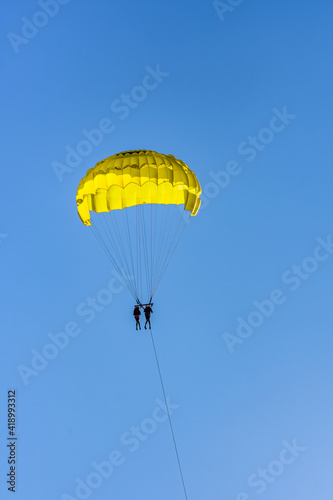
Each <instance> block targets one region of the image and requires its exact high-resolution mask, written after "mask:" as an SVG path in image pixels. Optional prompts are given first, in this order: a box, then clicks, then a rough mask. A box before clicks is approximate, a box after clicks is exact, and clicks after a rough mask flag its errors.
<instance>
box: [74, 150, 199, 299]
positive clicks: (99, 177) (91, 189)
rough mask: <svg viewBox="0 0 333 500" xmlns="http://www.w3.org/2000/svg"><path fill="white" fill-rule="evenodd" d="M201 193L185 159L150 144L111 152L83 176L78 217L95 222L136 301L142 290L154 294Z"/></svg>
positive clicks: (102, 242)
mask: <svg viewBox="0 0 333 500" xmlns="http://www.w3.org/2000/svg"><path fill="white" fill-rule="evenodd" d="M200 194H201V187H200V184H199V182H198V180H197V178H196V176H195V174H194V172H192V171H191V170H190V169H189V167H188V166H187V165H186V164H185V163H183V162H182V161H181V160H177V159H176V158H175V157H174V156H172V155H164V154H160V153H156V152H155V151H148V150H138V151H125V152H122V153H118V154H115V155H113V156H110V157H108V158H106V159H104V160H102V161H100V162H98V163H97V164H96V166H95V167H94V168H91V169H89V170H88V171H87V173H86V175H85V177H83V179H82V180H81V181H80V184H79V187H78V190H77V193H76V203H77V207H78V214H79V216H80V219H81V220H82V222H83V223H84V224H85V225H86V226H92V228H93V232H94V234H95V236H96V237H97V239H98V241H99V242H100V244H101V245H102V247H103V248H104V250H105V251H106V253H107V254H108V256H109V258H110V259H111V261H112V262H113V264H114V265H115V267H116V269H117V270H118V272H119V274H120V275H121V277H122V278H123V281H124V283H125V284H126V285H127V287H128V288H129V290H130V291H131V293H132V294H133V296H134V298H135V299H136V300H137V302H141V301H142V294H143V293H147V295H148V297H147V298H149V300H151V299H152V297H153V294H154V292H155V290H156V288H157V286H158V284H159V282H160V280H161V278H162V276H163V274H164V272H165V269H166V267H167V265H168V263H169V261H170V258H171V256H172V254H173V252H174V250H175V247H176V246H177V244H178V241H179V239H180V237H181V235H182V233H183V231H184V229H185V226H186V225H187V222H188V219H189V217H190V216H191V215H196V213H197V212H198V210H199V207H200V198H199V196H200Z"/></svg>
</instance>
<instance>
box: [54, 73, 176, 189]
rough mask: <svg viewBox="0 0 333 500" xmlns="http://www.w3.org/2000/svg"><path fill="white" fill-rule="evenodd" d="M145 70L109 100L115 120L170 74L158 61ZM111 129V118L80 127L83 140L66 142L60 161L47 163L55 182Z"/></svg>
mask: <svg viewBox="0 0 333 500" xmlns="http://www.w3.org/2000/svg"><path fill="white" fill-rule="evenodd" d="M145 70H146V74H145V75H144V77H143V78H142V81H141V84H140V85H135V86H134V87H133V88H132V90H131V91H130V92H129V93H128V94H121V95H120V96H119V97H118V98H117V99H114V100H113V101H112V102H111V104H110V109H111V111H112V113H114V114H115V115H116V116H117V118H118V119H119V120H125V119H126V118H127V117H128V116H129V115H130V113H131V112H132V110H134V109H136V108H137V107H138V106H139V105H140V103H142V102H143V101H145V100H146V99H147V97H148V95H149V93H150V92H152V91H153V90H155V89H156V88H157V87H158V86H159V85H160V84H161V83H162V82H163V80H164V79H165V78H166V77H167V76H169V75H170V73H167V72H165V71H162V70H161V67H160V64H157V65H156V67H155V69H153V68H152V67H151V66H146V68H145ZM115 129H116V125H115V122H114V118H112V119H110V118H102V119H101V120H100V121H99V123H98V124H97V125H96V127H95V128H92V129H90V130H87V129H83V130H81V134H82V136H83V139H81V140H80V141H79V142H78V143H77V144H76V145H75V146H74V147H73V146H70V145H67V146H66V147H65V151H66V156H65V159H64V161H63V162H62V163H61V162H58V161H53V162H52V163H51V167H52V169H53V171H54V173H55V175H56V177H57V179H58V181H59V182H63V180H64V175H66V174H69V173H71V172H73V170H74V169H75V168H76V167H78V166H79V165H80V164H81V163H82V160H83V159H84V158H86V157H87V156H89V155H90V154H91V152H92V151H93V149H94V148H96V147H98V146H99V145H100V144H101V143H102V141H103V139H104V137H105V135H110V134H111V133H112V132H114V131H115Z"/></svg>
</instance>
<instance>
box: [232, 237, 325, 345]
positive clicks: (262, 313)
mask: <svg viewBox="0 0 333 500" xmlns="http://www.w3.org/2000/svg"><path fill="white" fill-rule="evenodd" d="M316 241H317V243H318V245H317V246H316V247H315V249H314V250H313V252H312V255H311V256H308V257H305V258H304V259H303V260H302V262H301V263H300V264H297V265H296V264H293V265H292V266H291V267H290V268H289V269H287V270H286V271H284V272H283V273H282V275H281V281H282V283H283V284H284V285H287V286H288V288H287V289H286V291H283V290H282V289H281V288H274V289H273V290H272V291H271V293H270V294H269V297H268V298H265V299H263V300H254V301H253V302H252V304H253V306H254V308H253V309H252V310H251V311H250V312H249V313H248V314H247V315H245V317H242V316H238V317H237V318H236V322H237V325H236V328H235V331H234V333H229V332H225V333H223V339H224V342H225V344H226V346H227V348H228V351H229V352H230V353H231V354H233V353H234V351H235V346H236V345H241V344H244V342H245V341H246V340H247V339H248V338H250V337H251V335H252V334H253V332H254V331H255V330H256V329H257V328H259V327H260V326H262V325H263V324H264V322H265V321H266V320H267V319H268V318H270V317H271V316H272V314H273V313H274V312H275V310H276V308H277V307H278V306H281V305H282V304H284V303H285V302H286V300H287V292H288V291H292V292H295V291H296V290H298V289H299V288H300V286H301V285H302V284H303V283H304V282H305V281H307V280H308V279H309V278H310V276H311V274H313V273H314V272H315V271H317V269H318V267H319V266H320V264H321V263H322V262H325V261H326V260H327V259H328V258H329V257H330V256H331V255H332V254H333V240H332V236H331V235H328V236H327V237H326V238H325V239H324V238H321V237H318V238H317V239H316Z"/></svg>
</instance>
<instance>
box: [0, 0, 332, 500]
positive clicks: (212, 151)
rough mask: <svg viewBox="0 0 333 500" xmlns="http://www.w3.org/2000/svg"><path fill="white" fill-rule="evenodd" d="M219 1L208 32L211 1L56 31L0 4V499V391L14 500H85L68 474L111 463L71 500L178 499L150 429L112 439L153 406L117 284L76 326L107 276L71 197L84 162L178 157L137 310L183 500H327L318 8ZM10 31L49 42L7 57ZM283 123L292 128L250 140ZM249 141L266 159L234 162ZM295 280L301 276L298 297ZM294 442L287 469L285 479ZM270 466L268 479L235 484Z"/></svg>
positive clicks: (327, 304) (325, 21)
mask: <svg viewBox="0 0 333 500" xmlns="http://www.w3.org/2000/svg"><path fill="white" fill-rule="evenodd" d="M225 4H227V1H226V2H225ZM231 4H233V5H234V7H230V10H228V11H226V12H225V15H224V16H222V14H221V12H220V16H219V15H218V13H217V11H216V10H215V8H214V5H213V3H212V2H211V1H194V0H191V1H184V0H183V1H177V2H176V1H170V0H168V1H165V0H160V1H128V0H126V1H123V2H120V1H119V2H115V1H107V0H104V1H102V0H94V1H92V0H90V1H88V0H87V1H85V0H81V1H80V2H79V1H75V0H71V1H69V2H67V4H64V5H61V6H59V11H58V12H57V13H56V14H55V15H54V17H53V18H48V17H45V16H42V17H40V16H39V17H38V15H37V17H36V12H38V11H39V12H40V11H41V7H40V5H39V4H38V3H37V2H36V1H31V0H29V1H26V0H25V1H23V0H20V1H16V2H15V3H13V2H10V1H8V0H6V1H5V2H2V4H1V10H2V15H1V22H0V23H1V24H0V26H1V37H2V43H1V55H2V69H3V71H2V92H1V107H2V116H1V146H2V147H1V149H2V168H1V187H0V190H1V201H2V207H3V210H2V211H1V221H0V233H1V236H0V238H1V239H0V241H1V243H0V252H1V262H2V272H1V282H2V286H1V331H2V349H1V358H0V361H1V403H0V404H1V417H0V428H1V436H2V438H1V443H2V444H1V447H0V460H1V465H0V471H1V475H0V479H1V485H0V489H1V498H4V499H6V498H11V495H12V493H11V492H8V491H7V485H6V484H5V483H4V481H5V475H6V473H7V472H8V470H9V469H8V467H9V466H8V464H7V455H8V451H7V450H8V449H7V448H6V443H7V441H6V439H7V433H6V426H7V416H6V415H7V412H6V410H7V401H6V395H7V391H8V390H9V389H11V388H14V389H15V390H16V391H17V408H16V409H17V437H18V442H17V457H18V462H17V469H16V472H17V484H16V487H17V493H16V497H15V498H16V499H17V500H32V499H33V500H45V499H48V500H57V499H59V500H60V499H63V500H64V499H65V500H66V499H67V500H68V498H84V494H83V493H82V491H81V496H80V493H79V494H78V493H77V492H75V488H76V478H80V479H81V480H82V481H85V482H86V480H87V476H89V475H90V474H91V473H93V472H96V471H95V469H94V467H93V465H92V463H93V462H97V463H100V462H102V461H105V460H109V458H108V457H109V455H110V453H112V452H113V451H114V450H118V451H119V453H120V454H121V456H122V459H123V460H122V462H123V463H122V464H121V465H119V466H115V467H114V470H113V472H112V475H111V476H110V477H108V478H105V479H103V480H101V484H100V485H99V486H98V487H97V488H93V489H92V490H91V492H90V493H89V490H87V491H88V492H87V493H86V497H85V498H91V499H94V500H104V499H111V498H112V499H113V498H114V499H117V500H123V499H124V500H128V499H133V500H134V499H143V498H144V499H145V500H149V499H152V500H153V499H154V500H155V499H156V498H158V499H160V500H164V499H165V500H170V499H174V500H177V499H181V498H184V493H183V490H182V484H181V481H180V477H179V472H178V469H177V461H176V457H175V454H174V449H173V445H172V440H171V435H170V429H169V427H168V423H167V422H166V421H164V422H161V423H158V424H155V427H156V428H155V429H154V432H152V433H151V434H150V435H148V436H147V439H145V440H144V441H141V442H140V444H139V446H138V448H137V450H136V451H134V452H131V451H130V446H129V445H125V444H123V443H122V442H121V436H122V435H123V434H124V433H125V432H129V433H130V432H132V431H131V428H132V426H140V425H144V426H145V425H148V426H149V424H147V420H146V419H151V418H152V416H153V415H154V414H155V415H156V413H154V411H155V409H156V408H157V403H156V400H157V399H159V400H161V399H162V398H163V394H162V391H161V387H160V382H159V378H158V373H157V369H156V365H155V360H154V355H153V350H152V345H151V340H150V338H149V336H147V335H143V334H142V335H138V334H137V333H136V332H135V327H134V322H133V318H132V316H131V313H132V305H133V299H132V297H131V295H130V294H129V293H128V292H127V291H126V290H122V289H121V286H120V285H119V283H118V282H117V281H115V280H114V281H113V282H112V283H113V285H114V286H115V287H116V288H117V292H118V293H116V292H115V291H114V293H113V296H112V301H111V302H110V303H109V304H107V305H105V306H103V307H101V308H100V309H101V310H99V311H95V315H94V318H93V319H92V321H91V322H90V323H87V321H86V320H87V319H88V316H82V315H81V316H80V315H79V313H78V308H80V307H81V310H82V307H83V308H84V307H86V305H83V306H82V303H84V304H86V303H87V300H89V297H90V298H96V297H98V296H99V297H100V296H101V295H98V294H99V293H100V291H101V290H102V289H105V288H106V287H107V286H108V283H109V281H110V279H111V278H112V277H113V274H112V271H113V268H112V266H110V264H109V261H108V260H107V259H106V257H105V256H104V254H103V253H102V252H101V250H100V248H99V247H98V245H97V243H96V241H95V240H94V238H93V237H92V236H91V234H89V229H88V228H86V227H84V226H83V224H81V222H80V220H79V219H78V216H77V212H76V204H75V192H76V188H77V185H78V183H79V180H80V179H81V178H82V177H83V175H84V174H85V172H86V170H87V169H88V168H90V167H93V166H94V165H95V163H96V162H97V161H99V160H101V159H103V158H105V157H107V156H110V155H112V154H115V153H117V152H119V151H124V150H127V149H140V148H146V149H153V150H155V151H159V152H162V153H171V154H173V155H175V156H176V157H177V158H181V159H182V160H183V161H185V162H186V163H187V164H188V165H189V166H190V168H192V169H193V170H194V171H195V172H196V174H197V176H198V179H199V181H200V182H201V185H202V187H203V190H204V195H205V203H204V204H203V208H202V210H201V211H200V212H199V214H198V216H197V217H195V218H193V219H192V220H191V223H190V225H189V227H188V229H187V230H186V232H185V234H184V237H183V239H182V241H181V243H180V245H179V246H178V248H177V251H176V253H175V255H174V257H173V260H172V263H171V264H170V267H169V269H168V272H167V273H166V275H165V277H164V279H163V281H162V283H161V285H160V288H159V290H158V292H157V294H156V296H155V307H154V314H153V328H154V335H155V340H156V347H157V350H158V353H159V359H160V365H161V370H162V373H163V377H164V383H165V387H166V392H167V394H168V396H169V397H170V402H171V403H172V405H178V408H177V409H175V410H174V412H173V414H172V419H173V426H174V431H175V435H176V439H177V444H178V450H179V454H180V459H181V463H182V468H183V474H184V479H185V483H186V488H187V493H188V498H189V499H193V500H202V499H209V500H253V499H256V498H258V497H260V498H262V499H269V500H280V499H281V498H283V499H284V500H294V499H295V498H302V500H313V499H315V498H316V499H320V500H331V498H332V494H333V482H332V477H333V474H332V449H333V448H332V445H333V439H332V410H333V408H332V326H333V315H332V305H331V301H332V278H333V254H332V253H329V251H331V252H332V249H330V248H329V247H328V249H329V250H328V251H327V250H325V249H323V248H322V249H321V250H320V252H321V253H320V254H319V253H316V255H317V256H319V255H320V258H322V259H324V257H325V259H326V260H321V261H319V262H318V260H317V261H315V260H313V256H314V252H315V249H316V247H317V246H318V241H317V238H318V237H319V238H322V239H323V240H324V241H327V240H328V239H329V236H330V235H332V194H331V193H332V181H333V174H332V157H333V155H332V84H333V78H332V77H333V74H332V21H333V5H332V2H330V1H329V0H321V1H320V2H318V3H314V2H312V1H309V0H304V1H303V2H296V1H294V2H290V1H287V0H280V1H279V2H276V1H273V0H268V1H267V0H266V1H263V0H261V1H259V0H253V1H251V2H250V1H246V0H244V1H243V2H241V1H240V2H238V5H237V6H235V4H237V2H230V5H231ZM230 5H229V6H230ZM34 16H35V17H34ZM24 17H25V18H27V19H28V20H30V21H31V20H32V19H35V20H37V23H38V22H39V23H41V24H43V23H45V26H43V27H40V28H38V30H37V32H36V33H35V34H34V36H32V35H31V34H30V36H31V38H30V39H28V38H26V42H27V43H19V42H17V43H18V45H16V52H15V50H14V47H13V42H11V41H10V40H9V38H8V33H9V32H12V33H16V34H17V35H20V36H22V28H23V25H24V23H25V22H26V21H25V20H22V18H24ZM222 17H224V18H223V19H222ZM14 45H15V44H14ZM157 65H159V67H160V71H162V72H163V73H165V75H164V76H163V78H162V81H161V82H159V84H158V85H157V87H156V88H155V89H154V90H151V91H148V92H147V96H146V98H145V99H144V100H142V102H139V103H138V105H137V107H136V108H135V109H130V110H129V111H130V112H129V113H128V116H126V118H124V119H121V113H119V112H118V113H117V112H115V111H112V110H111V108H110V106H111V105H112V103H113V102H114V101H115V100H116V99H120V96H121V95H122V94H130V93H131V92H132V91H133V88H134V87H136V86H138V85H141V84H142V82H143V79H144V77H145V75H146V74H147V69H146V68H147V66H150V68H152V69H156V66H157ZM166 74H167V75H166ZM150 81H152V80H150ZM284 107H285V110H286V111H287V113H288V114H289V115H292V117H291V118H289V120H287V119H285V121H286V122H288V121H289V123H283V122H282V121H281V120H280V121H278V122H274V123H275V124H278V125H279V126H280V128H281V130H280V131H279V132H277V131H275V132H273V133H272V132H269V131H268V132H267V130H264V131H263V129H267V127H269V126H270V123H272V122H271V120H272V118H273V116H274V111H273V110H274V109H275V110H277V111H278V112H280V113H282V112H283V109H284ZM275 113H276V111H275ZM104 118H108V119H109V120H111V121H112V123H113V131H112V132H111V133H108V134H105V135H104V137H103V140H102V141H101V142H100V144H99V145H97V146H93V147H92V148H91V152H90V153H89V154H88V155H87V156H85V157H81V162H80V164H79V165H78V166H77V167H75V168H73V169H72V171H68V172H66V173H64V175H63V178H62V182H60V181H59V179H58V178H57V176H56V174H55V172H54V169H53V167H52V165H54V162H59V163H62V164H65V157H66V147H67V146H70V147H71V148H74V149H75V148H76V147H77V145H78V143H79V142H80V141H82V140H83V139H84V136H83V134H82V130H83V129H87V130H91V129H94V128H96V127H97V126H98V124H99V123H100V121H101V120H102V119H104ZM282 125H283V127H282ZM258 134H259V136H260V137H262V138H263V139H264V140H266V144H263V142H260V144H259V147H260V149H261V150H260V151H259V150H255V154H254V155H250V153H247V154H245V153H244V148H245V149H246V148H247V147H248V144H247V143H248V141H249V136H252V137H253V136H255V137H258ZM250 140H251V139H250ZM244 141H245V143H244ZM239 148H241V149H239ZM252 156H254V158H253V159H252ZM250 159H251V161H249V160H250ZM232 160H233V161H235V162H237V165H238V167H237V169H238V170H237V172H238V175H234V176H231V177H230V180H229V184H228V185H227V186H225V187H221V186H218V185H217V184H216V182H215V181H213V180H212V175H211V172H213V175H214V173H215V175H216V174H217V173H218V172H221V171H226V168H227V165H228V162H230V161H232ZM220 175H223V174H220ZM212 182H213V184H211V183H212ZM214 182H215V183H214ZM310 257H312V260H311V259H309V258H310ZM326 257H327V258H326ZM293 265H303V266H305V267H306V268H307V269H308V270H309V269H310V268H311V272H307V273H306V272H305V270H304V267H303V271H301V272H303V273H305V275H304V274H302V276H303V277H302V278H299V279H298V282H297V284H296V280H294V281H291V277H292V273H294V271H293V270H292V267H293ZM311 266H312V267H311ZM312 270H313V272H312ZM285 273H287V274H285ZM283 276H284V278H283ZM304 276H306V277H304ZM288 280H289V282H288ZM296 286H297V289H295V290H292V287H294V288H295V287H296ZM275 289H279V290H281V292H280V296H281V302H282V301H283V303H281V304H279V305H275V306H274V312H272V314H271V315H270V316H269V317H267V318H262V321H261V325H260V326H258V327H254V328H253V331H252V333H250V334H249V335H248V338H246V339H244V338H243V339H241V338H240V337H239V336H238V337H237V339H238V340H239V341H243V342H242V343H236V344H235V345H234V346H233V347H232V348H230V346H229V348H228V345H227V342H226V333H227V332H228V333H229V334H232V335H234V337H233V338H234V339H235V338H236V337H235V336H236V335H237V332H236V329H237V325H238V322H239V319H237V318H239V317H242V318H243V320H244V321H247V318H248V317H249V315H251V313H252V312H253V311H254V310H256V307H255V305H254V303H253V301H256V300H257V301H260V302H262V301H263V300H265V299H268V298H269V297H270V295H271V294H272V291H273V290H275ZM114 290H115V288H114ZM99 306H100V304H99ZM79 310H80V309H79ZM253 317H255V316H253V315H252V316H251V318H253ZM257 317H258V316H257ZM259 319H260V316H259ZM68 322H74V323H76V325H77V326H76V329H79V331H80V333H79V334H78V335H77V336H75V337H71V338H70V339H69V341H68V345H67V346H66V347H65V348H64V349H62V350H61V349H58V352H56V351H54V350H53V351H52V352H53V353H54V352H56V354H55V357H54V359H50V360H48V362H47V365H46V366H45V367H44V368H43V369H42V368H40V370H39V371H36V372H35V375H31V376H27V377H26V379H25V382H26V383H24V381H23V378H22V376H20V373H19V368H18V367H19V366H20V365H24V366H25V367H28V368H30V369H31V368H32V364H31V363H32V358H33V353H32V352H31V351H32V350H33V349H36V350H37V351H38V352H39V353H42V351H43V349H44V348H45V346H46V345H47V344H50V343H51V341H50V338H49V336H48V334H50V333H51V334H57V333H59V332H63V331H64V329H65V327H66V325H67V328H70V326H68ZM72 326H73V325H72ZM249 331H250V330H249ZM76 332H78V330H76ZM229 338H231V337H229ZM231 351H233V352H231ZM162 413H163V411H161V412H160V413H159V415H162ZM150 422H151V421H150ZM295 439H296V443H297V446H299V447H302V451H298V452H297V451H296V452H295V455H297V454H298V456H295V457H292V455H291V454H290V452H288V454H287V457H288V458H289V459H290V461H291V459H292V458H294V461H293V462H292V463H290V464H289V465H286V464H285V465H283V464H282V465H281V462H279V460H280V458H279V457H281V456H285V455H281V452H283V450H284V448H285V446H286V445H285V442H287V443H289V444H290V445H292V443H293V441H294V440H295ZM276 461H278V462H276ZM267 467H268V470H269V471H270V473H269V479H270V482H268V480H263V479H262V482H261V483H259V484H261V486H259V484H258V483H257V484H256V486H253V485H252V486H251V484H250V483H249V479H248V478H249V477H251V475H252V483H253V481H258V474H259V472H258V469H260V468H262V469H263V468H266V469H267ZM272 471H273V472H272ZM274 471H275V473H276V475H275V476H274V475H272V474H273V473H274ZM91 477H93V476H91ZM94 477H95V479H96V476H94ZM92 480H93V479H92ZM96 480H97V481H98V477H97V479H96ZM250 481H251V480H250ZM261 490H263V491H262V492H260V491H261ZM66 494H67V495H68V497H66Z"/></svg>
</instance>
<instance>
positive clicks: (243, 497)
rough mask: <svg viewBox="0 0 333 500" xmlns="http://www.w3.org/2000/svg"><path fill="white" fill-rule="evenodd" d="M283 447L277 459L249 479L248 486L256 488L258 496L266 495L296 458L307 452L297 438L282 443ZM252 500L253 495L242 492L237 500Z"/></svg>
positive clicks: (255, 491) (259, 469)
mask: <svg viewBox="0 0 333 500" xmlns="http://www.w3.org/2000/svg"><path fill="white" fill-rule="evenodd" d="M282 445H283V448H282V450H281V451H280V453H279V455H278V457H277V458H276V459H274V460H272V461H271V462H269V464H268V465H267V466H266V467H265V468H261V467H260V468H258V469H257V470H256V471H255V472H254V473H253V474H250V475H249V477H248V478H247V485H248V486H249V487H250V488H254V493H256V494H257V495H261V494H262V493H264V491H266V489H267V488H268V486H269V485H270V484H272V483H274V482H275V481H276V479H277V478H278V477H279V476H281V475H282V474H283V473H284V471H285V470H286V468H288V467H289V466H290V465H291V464H293V463H294V462H295V460H296V458H298V457H299V456H300V454H301V453H303V452H304V451H305V450H306V447H305V446H300V445H299V444H297V442H296V438H295V439H294V440H293V442H292V443H289V442H288V441H286V440H285V441H282ZM251 498H253V495H252V493H251V494H249V493H246V492H241V493H238V495H237V496H236V499H235V500H251Z"/></svg>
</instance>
